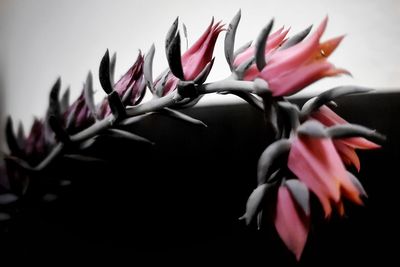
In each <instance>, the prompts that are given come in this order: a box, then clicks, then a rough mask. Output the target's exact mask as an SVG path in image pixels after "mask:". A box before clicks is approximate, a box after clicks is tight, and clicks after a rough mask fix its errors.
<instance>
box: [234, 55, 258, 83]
mask: <svg viewBox="0 0 400 267" xmlns="http://www.w3.org/2000/svg"><path fill="white" fill-rule="evenodd" d="M254 61H255V58H254V57H250V58H248V59H247V60H245V61H244V62H243V63H242V64H240V65H239V66H238V67H237V68H236V69H235V73H236V75H237V76H238V77H237V78H238V80H242V79H243V76H244V74H245V72H246V71H247V70H248V69H249V68H250V67H251V65H253V63H254Z"/></svg>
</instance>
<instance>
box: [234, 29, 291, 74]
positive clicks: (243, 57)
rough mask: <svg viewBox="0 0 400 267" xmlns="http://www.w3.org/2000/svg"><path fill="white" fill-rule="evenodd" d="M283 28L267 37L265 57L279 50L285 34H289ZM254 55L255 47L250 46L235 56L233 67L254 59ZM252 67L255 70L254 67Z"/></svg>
mask: <svg viewBox="0 0 400 267" xmlns="http://www.w3.org/2000/svg"><path fill="white" fill-rule="evenodd" d="M283 29H284V28H283V27H282V28H280V29H279V30H277V31H276V32H274V33H272V34H271V35H269V36H268V39H267V45H266V46H265V56H266V57H268V56H269V55H270V54H271V52H272V51H274V50H276V49H277V48H279V46H280V45H281V44H282V42H283V41H284V40H285V37H286V35H287V33H288V32H289V29H287V30H283ZM254 54H255V47H254V46H251V47H249V48H247V49H246V50H245V51H243V52H242V53H240V54H239V55H237V56H236V58H235V61H234V62H233V65H234V66H235V67H237V66H239V65H240V64H241V63H243V62H246V61H247V60H249V59H250V58H252V57H254ZM252 67H254V68H256V67H255V65H253V66H252Z"/></svg>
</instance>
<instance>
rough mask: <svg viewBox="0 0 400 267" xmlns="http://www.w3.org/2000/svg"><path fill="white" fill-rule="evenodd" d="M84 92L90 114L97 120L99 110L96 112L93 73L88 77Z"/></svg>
mask: <svg viewBox="0 0 400 267" xmlns="http://www.w3.org/2000/svg"><path fill="white" fill-rule="evenodd" d="M83 90H84V96H85V102H86V105H87V106H88V108H89V110H90V113H92V116H93V117H94V118H96V119H97V110H96V105H95V104H94V98H93V94H94V92H93V76H92V72H90V71H89V73H88V75H87V77H86V83H85V86H84V88H83Z"/></svg>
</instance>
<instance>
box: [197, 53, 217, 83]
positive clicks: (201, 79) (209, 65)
mask: <svg viewBox="0 0 400 267" xmlns="http://www.w3.org/2000/svg"><path fill="white" fill-rule="evenodd" d="M214 59H215V58H213V59H211V61H210V62H208V63H207V65H206V66H205V67H204V69H203V70H202V71H201V72H200V73H199V75H197V77H196V78H195V79H194V83H195V84H196V85H201V84H203V83H204V82H205V81H206V80H207V77H208V75H209V74H210V71H211V69H212V67H213V65H214Z"/></svg>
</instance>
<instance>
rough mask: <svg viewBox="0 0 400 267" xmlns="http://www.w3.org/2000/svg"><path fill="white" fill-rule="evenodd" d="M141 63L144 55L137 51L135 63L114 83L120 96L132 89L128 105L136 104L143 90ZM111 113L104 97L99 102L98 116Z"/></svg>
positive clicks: (101, 116)
mask: <svg viewBox="0 0 400 267" xmlns="http://www.w3.org/2000/svg"><path fill="white" fill-rule="evenodd" d="M143 63H144V57H143V55H142V53H141V52H140V51H139V54H138V56H137V58H136V60H135V63H134V64H133V65H132V67H130V68H129V70H128V71H127V72H126V73H125V74H124V75H123V76H122V77H121V78H120V79H119V80H118V82H116V83H115V85H114V90H115V91H117V93H118V95H119V96H120V97H121V98H122V97H123V96H124V94H125V93H126V92H127V91H128V90H132V93H131V97H130V99H128V103H126V104H128V105H130V106H134V105H136V104H138V103H139V102H140V101H141V99H142V96H143V94H144V91H145V83H144V79H143ZM110 113H111V109H110V106H109V105H108V100H107V98H105V99H104V100H103V102H102V103H101V104H100V111H99V116H100V118H104V117H105V116H107V115H109V114H110Z"/></svg>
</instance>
